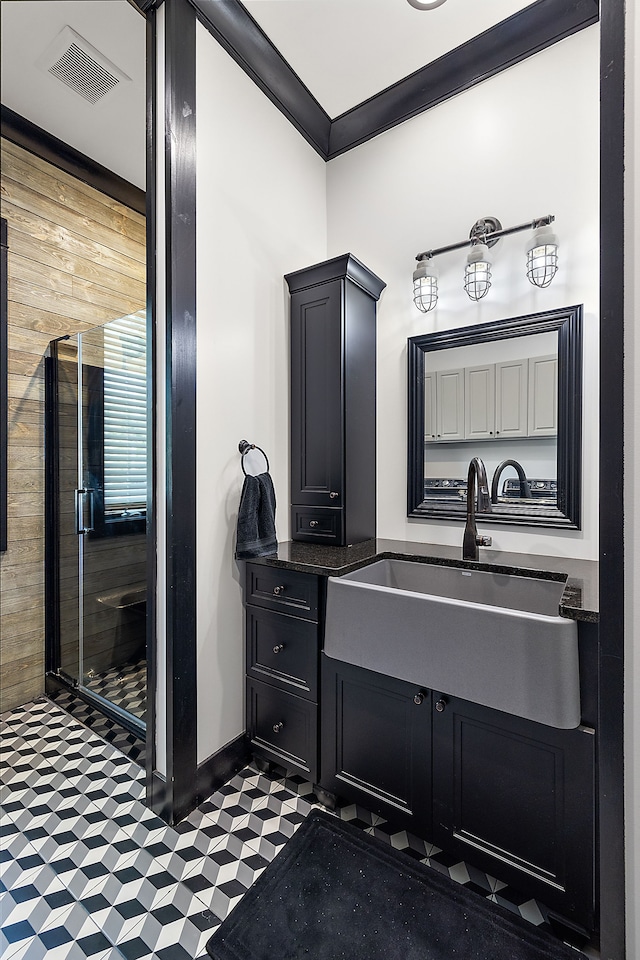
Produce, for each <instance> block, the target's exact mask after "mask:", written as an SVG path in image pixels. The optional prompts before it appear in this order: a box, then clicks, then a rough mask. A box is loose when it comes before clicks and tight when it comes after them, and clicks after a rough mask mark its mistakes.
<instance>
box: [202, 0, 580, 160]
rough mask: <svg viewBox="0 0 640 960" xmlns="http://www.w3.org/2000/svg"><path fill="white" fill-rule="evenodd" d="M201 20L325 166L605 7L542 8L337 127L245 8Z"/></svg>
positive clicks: (216, 6)
mask: <svg viewBox="0 0 640 960" xmlns="http://www.w3.org/2000/svg"><path fill="white" fill-rule="evenodd" d="M190 2H191V3H192V4H193V6H194V7H195V9H196V11H197V15H198V18H199V19H200V21H201V22H202V23H203V24H204V26H205V27H207V29H208V30H209V31H210V33H211V34H212V35H213V36H214V37H215V38H216V40H217V41H218V42H219V43H220V44H221V45H222V46H223V47H224V49H225V50H226V51H227V53H229V55H230V56H231V57H233V59H234V60H235V61H236V63H238V64H239V65H240V66H241V67H242V69H243V70H244V71H245V73H247V74H248V75H249V76H250V77H251V79H252V80H253V81H254V83H256V84H257V85H258V86H259V87H260V89H261V90H262V91H263V93H264V94H266V96H267V97H268V98H269V99H270V100H271V102H272V103H274V104H275V105H276V107H277V108H278V109H279V110H280V111H281V112H282V113H283V114H284V115H285V117H287V119H288V120H290V122H291V123H292V124H293V125H294V126H295V127H296V129H297V130H299V131H300V133H301V134H302V136H303V137H305V139H306V140H307V141H308V142H309V143H310V144H311V146H312V147H313V148H314V149H315V150H316V151H317V152H318V153H319V154H320V156H321V157H322V158H323V159H324V160H331V159H332V158H333V157H337V156H339V155H340V154H341V153H345V152H346V151H347V150H351V149H352V148H353V147H356V146H358V145H359V144H361V143H365V142H366V141H367V140H371V139H372V137H375V136H377V135H378V134H379V133H382V132H383V131H384V130H389V129H390V128H391V127H394V126H396V125H397V124H398V123H402V122H403V121H404V120H408V119H409V118H410V117H415V116H417V115H418V114H420V113H423V112H424V111H425V110H428V109H429V108H430V107H433V106H435V105H436V104H438V103H442V102H443V101H444V100H448V99H449V98H450V97H453V96H455V95H456V94H458V93H461V92H462V91H463V90H468V89H469V88H470V87H472V86H474V85H475V84H477V83H481V82H482V81H483V80H486V79H487V78H488V77H492V76H495V75H496V74H497V73H500V72H501V71H502V70H506V69H507V68H508V67H512V66H513V65H514V64H515V63H518V62H520V61H521V60H524V59H526V58H527V57H530V56H531V55H532V54H534V53H538V52H539V51H541V50H544V49H545V48H546V47H549V46H551V44H553V43H557V41H558V40H563V39H564V38H565V37H569V36H571V34H573V33H577V32H578V31H579V30H582V29H583V28H584V27H588V26H590V25H591V24H593V23H597V21H598V0H538V2H537V3H534V4H532V5H531V6H529V7H526V8H525V9H524V10H521V11H520V12H519V13H516V14H514V15H513V16H512V17H509V18H507V19H506V20H503V21H502V22H501V23H499V24H496V26H495V27H492V28H491V29H489V30H486V31H485V32H484V33H482V34H480V35H479V36H477V37H474V39H473V40H470V41H469V42H468V43H465V44H464V45H463V46H461V47H457V48H456V49H455V50H452V51H451V52H450V53H447V54H446V55H445V56H443V57H440V58H439V59H438V60H434V61H433V63H429V64H427V65H426V66H424V67H422V68H421V69H420V70H417V71H416V72H415V73H413V74H411V76H409V77H405V78H404V79H402V80H400V81H399V82H398V83H395V84H393V85H392V86H390V87H388V88H387V89H386V90H383V91H382V92H381V93H378V94H376V95H375V96H373V97H371V98H370V99H369V100H366V101H365V102H364V103H360V104H358V105H357V106H355V107H353V108H352V109H351V110H348V111H346V112H345V113H343V114H342V115H341V116H339V117H336V118H335V119H333V120H332V119H331V118H330V117H329V116H328V114H327V113H326V112H325V111H324V110H323V108H322V107H321V105H320V104H319V103H318V101H317V100H316V99H315V97H314V96H313V95H312V94H311V93H310V91H309V90H308V88H307V87H306V86H305V85H304V83H303V82H302V80H301V79H300V77H299V76H298V75H297V74H296V73H295V71H294V70H292V68H291V67H290V66H289V64H288V63H287V61H286V60H285V59H284V57H283V56H282V55H281V54H280V52H279V51H278V50H277V49H276V47H275V46H274V45H273V44H272V42H271V40H270V39H269V38H268V37H267V35H266V34H265V33H264V32H263V30H262V29H261V27H260V26H259V25H258V24H257V23H256V21H255V20H254V19H253V17H252V16H251V15H250V14H249V13H248V12H247V10H245V8H244V7H243V6H242V4H241V3H240V2H239V0H190Z"/></svg>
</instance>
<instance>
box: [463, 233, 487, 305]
mask: <svg viewBox="0 0 640 960" xmlns="http://www.w3.org/2000/svg"><path fill="white" fill-rule="evenodd" d="M490 286H491V262H490V260H489V248H488V246H487V245H486V243H474V244H473V246H472V247H471V249H470V250H469V255H468V256H467V265H466V267H465V270H464V289H465V291H466V293H467V296H468V297H469V298H470V299H471V300H482V298H483V297H486V295H487V293H488V292H489V287H490Z"/></svg>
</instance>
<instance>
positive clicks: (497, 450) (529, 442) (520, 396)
mask: <svg viewBox="0 0 640 960" xmlns="http://www.w3.org/2000/svg"><path fill="white" fill-rule="evenodd" d="M557 384H558V334H557V332H556V331H552V332H549V333H543V334H535V335H532V336H523V337H518V338H515V339H509V340H497V341H492V342H489V343H478V344H473V345H469V346H466V347H464V346H463V347H452V348H450V349H448V350H439V351H434V352H430V353H428V355H427V356H426V358H425V372H424V402H425V411H424V423H425V435H424V499H425V501H426V502H428V503H447V502H456V503H460V502H464V501H466V496H467V468H468V466H469V459H470V457H471V456H472V455H473V456H479V457H481V458H482V460H483V461H484V464H485V467H486V470H487V477H488V479H489V482H490V485H491V502H492V505H499V504H507V505H510V506H515V505H519V506H523V507H527V508H529V509H533V510H540V509H548V508H549V507H552V508H557V436H558V389H557Z"/></svg>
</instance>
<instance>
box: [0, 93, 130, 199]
mask: <svg viewBox="0 0 640 960" xmlns="http://www.w3.org/2000/svg"><path fill="white" fill-rule="evenodd" d="M0 134H1V135H2V136H3V137H5V138H6V139H7V140H10V141H11V142H12V143H16V144H17V145H18V146H19V147H22V148H23V149H24V150H28V151H29V153H33V154H35V156H36V157H40V158H41V159H42V160H47V161H48V162H49V163H51V164H53V166H54V167H58V169H59V170H64V171H65V173H69V174H71V176H72V177H76V179H77V180H82V182H83V183H88V184H89V186H91V187H95V189H96V190H99V191H100V193H104V194H106V196H107V197H111V198H112V200H117V201H118V202H119V203H123V204H124V205H125V207H131V209H132V210H136V211H137V212H138V213H143V214H144V213H146V201H145V191H144V190H141V189H140V188H139V187H136V186H134V184H132V183H129V181H128V180H125V179H123V177H119V176H118V175H117V173H113V171H112V170H107V168H106V167H103V166H102V164H100V163H97V162H96V161H95V160H92V159H91V157H87V156H85V154H84V153H80V151H79V150H76V149H75V148H74V147H70V146H69V144H68V143H64V141H62V140H58V138H57V137H54V136H53V135H52V134H50V133H47V131H46V130H43V129H42V127H38V126H36V124H35V123H31V121H30V120H27V119H26V117H21V116H20V114H19V113H15V112H14V111H13V110H10V109H9V107H5V106H0Z"/></svg>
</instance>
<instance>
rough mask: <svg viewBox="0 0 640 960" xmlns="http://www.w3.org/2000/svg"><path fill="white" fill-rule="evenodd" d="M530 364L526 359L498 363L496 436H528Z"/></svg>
mask: <svg viewBox="0 0 640 960" xmlns="http://www.w3.org/2000/svg"><path fill="white" fill-rule="evenodd" d="M528 383H529V366H528V362H527V361H526V360H511V361H507V362H505V363H496V437H503V438H506V437H526V436H527V431H528V415H527V414H528V411H527V404H528Z"/></svg>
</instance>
